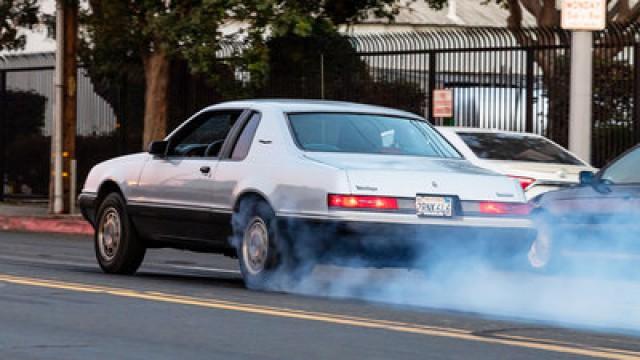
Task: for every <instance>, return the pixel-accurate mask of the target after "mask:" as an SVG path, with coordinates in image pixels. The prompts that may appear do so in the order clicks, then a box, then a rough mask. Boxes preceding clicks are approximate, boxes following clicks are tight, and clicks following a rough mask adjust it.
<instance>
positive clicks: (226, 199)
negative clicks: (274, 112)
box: [213, 111, 268, 211]
mask: <svg viewBox="0 0 640 360" xmlns="http://www.w3.org/2000/svg"><path fill="white" fill-rule="evenodd" d="M261 117H262V115H261V114H260V113H259V112H255V111H254V112H251V113H250V114H249V116H248V117H247V119H246V121H244V122H243V123H242V124H240V126H239V128H238V131H237V133H236V134H234V135H235V136H234V138H233V139H231V140H230V141H231V142H232V144H233V145H232V146H230V147H229V149H228V150H227V152H226V153H225V154H224V155H223V156H222V157H221V159H220V162H219V165H218V169H217V171H216V173H215V175H214V180H215V190H214V199H213V204H214V206H216V207H219V208H227V209H229V211H231V208H232V206H233V204H232V201H233V196H234V190H235V189H236V187H237V185H238V182H239V181H242V179H246V177H247V176H250V175H251V174H254V173H255V171H256V169H255V168H252V166H251V162H250V161H249V159H247V156H248V155H249V151H250V150H251V148H252V144H253V142H254V140H255V135H256V132H257V130H258V126H259V125H260V120H261ZM267 145H268V144H267Z"/></svg>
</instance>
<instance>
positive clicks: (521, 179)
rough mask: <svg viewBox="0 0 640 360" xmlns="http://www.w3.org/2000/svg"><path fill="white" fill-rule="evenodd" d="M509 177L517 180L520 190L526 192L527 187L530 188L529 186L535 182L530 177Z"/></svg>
mask: <svg viewBox="0 0 640 360" xmlns="http://www.w3.org/2000/svg"><path fill="white" fill-rule="evenodd" d="M510 177H512V178H514V179H516V180H518V182H520V186H521V187H522V190H527V188H528V187H529V186H531V184H533V183H534V182H536V179H534V178H530V177H524V176H511V175H510Z"/></svg>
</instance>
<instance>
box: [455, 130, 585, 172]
mask: <svg viewBox="0 0 640 360" xmlns="http://www.w3.org/2000/svg"><path fill="white" fill-rule="evenodd" d="M458 135H459V136H460V138H462V141H464V142H465V144H467V146H469V148H471V151H473V153H474V154H476V156H477V157H479V158H481V159H488V160H512V161H530V162H543V163H555V164H565V165H584V164H583V163H582V162H581V161H580V160H578V159H576V158H575V157H574V156H573V155H571V154H570V153H569V152H567V151H566V150H565V149H563V148H562V147H560V146H558V145H556V144H554V143H552V142H551V141H549V140H547V139H545V138H543V137H538V136H530V135H526V134H513V133H476V132H458Z"/></svg>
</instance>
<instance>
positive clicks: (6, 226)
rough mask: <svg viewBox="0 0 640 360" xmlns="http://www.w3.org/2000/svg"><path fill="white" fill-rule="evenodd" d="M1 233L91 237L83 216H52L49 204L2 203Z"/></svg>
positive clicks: (90, 228) (0, 209)
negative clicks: (22, 232)
mask: <svg viewBox="0 0 640 360" xmlns="http://www.w3.org/2000/svg"><path fill="white" fill-rule="evenodd" d="M0 231H29V232H43V233H57V234H74V235H91V234H93V228H92V227H91V225H90V224H89V223H88V222H86V221H85V220H84V219H83V218H82V216H81V215H50V214H49V212H48V205H47V203H37V202H0Z"/></svg>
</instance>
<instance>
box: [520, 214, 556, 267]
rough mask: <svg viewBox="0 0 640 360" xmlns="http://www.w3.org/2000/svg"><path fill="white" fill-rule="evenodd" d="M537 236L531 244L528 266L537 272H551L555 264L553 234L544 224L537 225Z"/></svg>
mask: <svg viewBox="0 0 640 360" xmlns="http://www.w3.org/2000/svg"><path fill="white" fill-rule="evenodd" d="M537 227H538V235H537V236H536V240H535V241H534V242H533V244H531V248H530V249H529V253H528V254H527V258H528V260H529V266H530V268H531V269H532V270H534V271H537V272H551V270H552V268H553V264H554V263H555V260H556V259H555V256H554V246H553V245H554V244H553V232H552V231H551V228H550V226H549V225H547V224H546V223H545V222H542V223H539V224H538V226H537Z"/></svg>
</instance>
